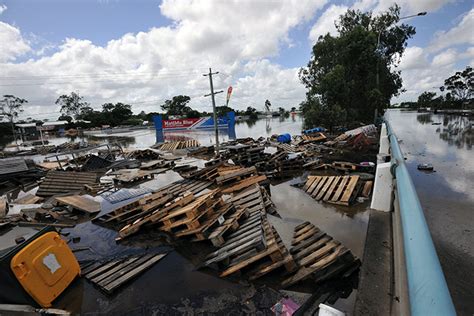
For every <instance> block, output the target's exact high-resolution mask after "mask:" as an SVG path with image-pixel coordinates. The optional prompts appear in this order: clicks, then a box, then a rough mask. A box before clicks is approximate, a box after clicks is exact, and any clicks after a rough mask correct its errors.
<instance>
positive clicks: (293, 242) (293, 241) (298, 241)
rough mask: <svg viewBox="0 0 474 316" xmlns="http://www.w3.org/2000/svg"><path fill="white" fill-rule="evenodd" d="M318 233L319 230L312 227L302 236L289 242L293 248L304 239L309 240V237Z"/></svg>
mask: <svg viewBox="0 0 474 316" xmlns="http://www.w3.org/2000/svg"><path fill="white" fill-rule="evenodd" d="M318 231H319V229H318V228H317V227H314V226H313V227H311V228H310V229H309V230H308V231H306V232H304V233H303V234H301V235H299V236H298V237H296V238H294V239H293V240H292V241H291V244H292V245H293V246H294V245H297V244H298V243H300V242H302V241H303V240H305V239H307V238H309V237H310V236H312V235H314V234H316V233H317V232H318Z"/></svg>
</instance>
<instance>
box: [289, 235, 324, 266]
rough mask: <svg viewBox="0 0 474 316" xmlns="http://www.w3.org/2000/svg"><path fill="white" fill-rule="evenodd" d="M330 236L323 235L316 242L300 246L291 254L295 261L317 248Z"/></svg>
mask: <svg viewBox="0 0 474 316" xmlns="http://www.w3.org/2000/svg"><path fill="white" fill-rule="evenodd" d="M331 239H332V238H331V237H329V236H326V235H325V236H323V237H322V238H321V239H318V240H317V241H316V242H314V243H312V244H310V245H308V246H307V247H305V248H302V249H301V251H299V252H297V253H296V254H294V255H293V258H294V259H295V260H297V261H299V260H301V259H302V258H304V257H306V256H308V255H309V254H311V253H312V252H314V251H316V250H318V249H319V248H321V247H322V246H324V245H325V244H327V243H328V242H329V241H330V240H331Z"/></svg>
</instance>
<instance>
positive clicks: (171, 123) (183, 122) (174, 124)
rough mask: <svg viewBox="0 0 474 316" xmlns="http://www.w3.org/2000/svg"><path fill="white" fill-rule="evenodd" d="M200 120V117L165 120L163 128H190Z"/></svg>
mask: <svg viewBox="0 0 474 316" xmlns="http://www.w3.org/2000/svg"><path fill="white" fill-rule="evenodd" d="M199 120H200V119H199V118H189V119H176V120H163V128H164V129H166V128H189V127H191V126H193V125H194V124H195V123H196V122H197V121H199Z"/></svg>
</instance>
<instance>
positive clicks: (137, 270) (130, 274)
mask: <svg viewBox="0 0 474 316" xmlns="http://www.w3.org/2000/svg"><path fill="white" fill-rule="evenodd" d="M164 256H166V254H159V255H156V256H154V257H153V258H151V259H150V260H148V261H146V262H145V263H144V264H143V265H141V266H139V267H136V268H135V269H133V270H132V271H130V272H128V273H126V274H125V275H123V276H121V277H120V278H118V279H116V280H115V281H113V282H111V283H109V284H108V285H107V286H105V287H104V290H105V291H107V292H108V293H111V292H113V291H114V290H115V289H116V288H118V287H119V286H120V285H122V284H123V283H125V282H127V281H128V280H130V279H132V278H134V277H136V276H137V275H138V274H140V273H142V272H143V271H145V270H146V269H148V268H149V267H151V266H152V265H154V264H155V263H156V262H158V261H159V260H161V259H162V258H163V257H164Z"/></svg>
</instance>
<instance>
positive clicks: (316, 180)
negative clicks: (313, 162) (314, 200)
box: [306, 177, 324, 194]
mask: <svg viewBox="0 0 474 316" xmlns="http://www.w3.org/2000/svg"><path fill="white" fill-rule="evenodd" d="M323 180H324V177H317V178H316V179H314V181H313V183H311V185H310V186H309V187H308V189H307V190H306V193H308V194H311V193H313V191H314V190H315V189H316V187H317V186H318V184H319V183H320V182H321V181H323Z"/></svg>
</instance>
